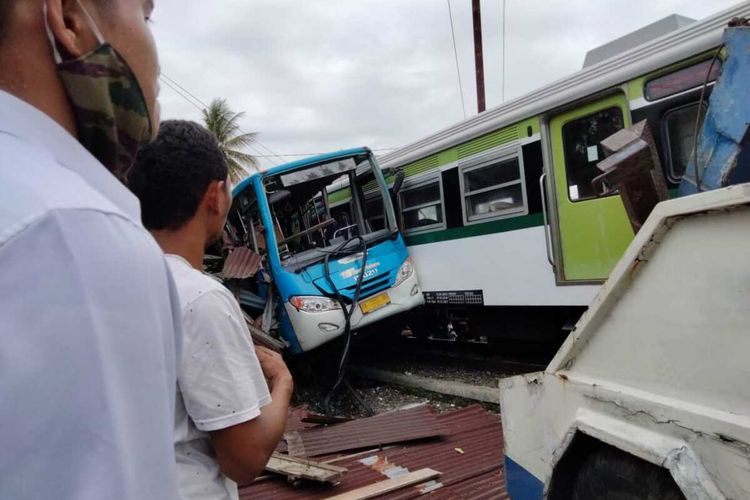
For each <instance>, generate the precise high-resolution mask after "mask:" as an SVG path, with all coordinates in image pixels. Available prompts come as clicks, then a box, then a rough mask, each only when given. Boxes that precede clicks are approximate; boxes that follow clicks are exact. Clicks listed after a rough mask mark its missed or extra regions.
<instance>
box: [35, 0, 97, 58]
mask: <svg viewBox="0 0 750 500" xmlns="http://www.w3.org/2000/svg"><path fill="white" fill-rule="evenodd" d="M44 1H45V2H46V3H47V23H48V25H49V29H50V31H51V32H52V36H53V37H54V39H55V40H54V43H56V44H57V49H58V50H59V51H60V54H61V55H62V57H63V59H65V58H66V57H67V58H71V59H76V58H78V57H81V56H82V55H84V54H86V53H88V52H91V51H92V50H94V48H96V46H97V45H98V44H99V42H98V41H97V39H96V35H95V34H94V32H93V31H92V29H91V27H90V23H89V22H87V21H88V19H86V17H85V16H86V14H85V13H84V12H83V9H82V8H81V6H80V5H79V4H78V2H77V1H76V0H44Z"/></svg>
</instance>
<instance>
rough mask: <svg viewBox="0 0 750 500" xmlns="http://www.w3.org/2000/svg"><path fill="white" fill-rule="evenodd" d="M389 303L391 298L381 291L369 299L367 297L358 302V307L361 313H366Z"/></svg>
mask: <svg viewBox="0 0 750 500" xmlns="http://www.w3.org/2000/svg"><path fill="white" fill-rule="evenodd" d="M390 303H391V298H390V297H389V296H388V294H387V293H381V294H380V295H376V296H374V297H373V298H371V299H367V300H365V301H363V302H360V303H359V308H360V309H362V314H368V313H371V312H373V311H377V310H378V309H380V308H381V307H384V306H387V305H388V304H390Z"/></svg>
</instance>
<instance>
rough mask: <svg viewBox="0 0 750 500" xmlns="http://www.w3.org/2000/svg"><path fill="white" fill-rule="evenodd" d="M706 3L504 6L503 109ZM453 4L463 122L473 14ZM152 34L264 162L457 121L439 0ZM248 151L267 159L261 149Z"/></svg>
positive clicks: (295, 11)
mask: <svg viewBox="0 0 750 500" xmlns="http://www.w3.org/2000/svg"><path fill="white" fill-rule="evenodd" d="M710 3H711V4H712V5H710V6H709V5H706V4H707V2H700V1H699V0H665V1H663V2H658V3H656V4H655V3H654V2H646V0H609V1H607V2H591V1H587V0H568V1H545V2H521V1H519V0H515V1H514V0H507V4H506V5H507V17H506V20H507V24H506V26H507V33H506V64H505V67H506V76H505V97H506V99H510V98H512V97H516V96H519V95H521V94H524V93H526V92H529V91H531V90H534V89H535V88H538V87H540V86H542V85H544V84H546V83H549V82H551V81H553V80H556V79H558V78H562V77H564V76H565V75H567V74H570V73H572V72H574V71H576V70H578V69H580V67H581V64H582V62H583V57H584V55H585V52H586V51H587V50H588V49H589V48H592V47H594V46H597V45H601V44H602V43H605V42H607V41H608V40H611V39H613V38H616V37H619V36H622V35H624V34H626V33H628V32H630V31H633V30H634V29H637V28H639V27H641V26H643V25H645V24H648V23H650V22H653V21H655V20H657V19H660V18H662V17H664V16H666V15H668V14H671V13H673V12H677V13H680V14H683V15H686V16H689V17H695V18H700V17H704V16H706V15H709V14H711V13H713V12H715V11H717V10H719V9H721V8H725V7H728V6H731V5H732V4H733V3H734V2H733V1H732V0H714V1H713V2H710ZM501 5H502V2H499V1H489V0H484V1H483V3H482V9H483V11H482V14H483V32H484V47H485V72H486V87H487V102H488V106H489V107H491V106H495V105H498V104H499V103H500V102H501V99H502V77H501V67H502V50H501V41H502V36H501V34H502V33H501V31H502V30H501V27H502V22H501V19H502V18H501ZM452 6H453V14H454V26H455V30H456V42H457V49H458V52H459V61H460V71H461V78H462V83H463V95H464V99H465V102H466V111H467V114H469V115H472V114H474V113H475V110H476V96H475V87H474V62H473V45H472V44H473V41H472V26H471V9H470V2H468V0H452ZM154 33H155V36H156V38H157V43H158V44H159V51H160V56H161V65H162V70H163V72H164V73H165V74H166V75H167V76H169V77H170V78H172V79H174V80H175V81H176V82H178V83H179V84H180V85H182V86H183V87H185V89H187V90H188V91H189V92H190V93H192V94H194V95H195V96H196V97H197V98H198V99H200V100H201V101H203V102H206V103H207V102H209V101H210V100H211V99H213V98H216V97H221V98H226V99H227V100H228V102H229V104H230V106H231V107H232V109H234V110H236V111H243V112H244V113H245V115H244V118H243V120H242V125H243V128H244V129H245V130H247V131H257V132H258V133H259V136H258V137H259V140H260V142H261V144H262V145H263V146H265V147H267V148H270V149H271V150H273V151H274V152H278V153H318V152H326V151H331V150H335V149H339V148H347V147H353V146H360V145H367V146H370V147H372V148H374V149H378V148H391V147H398V146H403V145H405V144H408V143H409V142H411V141H414V140H417V139H419V138H421V137H423V136H426V135H429V134H430V133H432V132H434V131H437V130H439V129H441V128H444V127H446V126H449V125H451V124H452V123H455V122H457V121H459V120H461V119H462V118H463V113H462V109H461V100H460V93H459V87H458V80H457V76H456V67H455V60H454V55H453V44H452V41H451V33H450V24H449V20H448V8H447V4H446V2H445V1H442V0H409V1H408V2H404V1H403V0H357V1H353V0H321V1H318V2H306V1H301V0H254V1H252V2H247V1H245V0H213V1H212V2H178V1H174V0H173V1H167V0H161V1H159V2H158V4H157V10H156V13H155V25H154ZM161 103H162V114H163V116H164V118H186V119H194V120H199V119H200V111H199V109H196V107H194V106H193V105H191V104H190V103H188V102H186V100H185V99H183V97H180V96H179V95H178V94H177V93H176V92H175V91H174V90H173V89H171V88H169V86H167V85H166V84H163V85H162V94H161ZM196 104H197V105H198V107H201V104H198V103H196ZM250 153H252V154H261V153H265V154H268V153H267V151H265V150H264V149H263V147H262V146H261V145H258V146H257V147H256V149H253V150H250ZM294 158H295V157H291V156H290V157H288V158H287V159H290V160H291V159H294ZM271 161H273V159H263V160H262V163H263V164H264V165H268V164H269V163H270V162H271ZM275 161H279V160H275Z"/></svg>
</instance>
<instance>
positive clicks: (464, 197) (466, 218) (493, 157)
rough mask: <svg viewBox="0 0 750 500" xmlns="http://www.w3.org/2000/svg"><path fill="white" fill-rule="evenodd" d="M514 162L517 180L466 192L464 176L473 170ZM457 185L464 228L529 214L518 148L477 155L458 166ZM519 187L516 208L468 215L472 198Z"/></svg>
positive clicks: (521, 161)
mask: <svg viewBox="0 0 750 500" xmlns="http://www.w3.org/2000/svg"><path fill="white" fill-rule="evenodd" d="M512 160H515V161H516V162H517V164H518V175H519V177H518V179H516V180H513V181H508V182H502V183H499V184H495V185H492V186H488V187H485V188H482V189H477V190H474V191H469V192H467V191H466V180H465V176H466V174H467V173H470V172H472V171H475V170H479V169H482V168H486V167H490V166H493V165H498V166H500V165H501V164H503V163H507V162H509V161H512ZM458 184H459V189H460V190H461V212H462V215H463V223H464V225H465V226H468V225H472V224H482V223H485V222H490V221H493V220H500V219H508V218H511V217H519V216H522V215H527V214H528V213H529V202H528V195H527V193H526V175H525V172H524V165H523V154H522V151H521V149H520V147H513V148H512V149H511V150H510V151H509V150H508V148H507V147H504V148H503V149H502V151H500V152H498V153H495V154H492V153H490V154H488V153H487V152H485V153H482V154H480V155H478V157H477V158H476V159H474V160H471V159H470V160H469V161H465V162H464V163H463V164H459V166H458ZM512 186H520V188H521V200H522V203H521V205H520V206H518V207H511V208H508V209H505V210H500V211H497V212H488V213H486V214H480V215H470V214H469V210H468V207H467V202H468V201H469V199H470V198H471V197H472V196H476V195H479V194H482V193H485V192H489V191H492V190H497V189H501V188H505V187H512Z"/></svg>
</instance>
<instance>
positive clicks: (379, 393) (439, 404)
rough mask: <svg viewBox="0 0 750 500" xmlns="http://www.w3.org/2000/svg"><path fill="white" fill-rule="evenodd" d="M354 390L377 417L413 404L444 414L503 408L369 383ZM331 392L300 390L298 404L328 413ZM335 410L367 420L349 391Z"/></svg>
mask: <svg viewBox="0 0 750 500" xmlns="http://www.w3.org/2000/svg"><path fill="white" fill-rule="evenodd" d="M352 386H353V387H354V389H355V390H356V391H357V393H358V394H359V396H360V397H361V398H362V399H363V400H364V401H365V402H366V403H367V404H368V405H369V406H370V408H372V411H373V413H375V414H379V413H384V412H387V411H391V410H396V409H398V408H402V407H404V406H408V405H413V404H424V403H426V404H429V405H431V406H432V407H434V408H435V409H436V410H437V411H440V412H444V411H448V410H453V409H456V408H464V407H466V406H470V405H473V404H481V405H482V406H483V407H484V408H485V409H487V410H488V411H491V412H494V413H498V412H499V411H500V408H499V406H497V405H493V404H489V403H478V402H477V401H472V400H467V399H462V398H456V397H452V396H445V395H442V394H436V393H433V392H428V391H420V390H418V389H407V388H401V387H395V386H392V385H384V384H379V383H373V382H370V381H365V380H353V381H352ZM326 392H327V388H322V387H304V386H298V387H297V388H296V389H295V397H294V404H295V405H300V404H307V405H308V406H309V407H310V410H312V411H315V412H319V413H325V408H324V407H323V400H324V399H325V395H326ZM331 407H332V408H331V409H332V411H333V413H334V414H336V415H341V416H347V417H356V418H358V417H365V416H367V411H366V409H365V408H363V407H362V406H361V405H359V404H358V403H357V401H356V399H355V398H354V397H353V396H352V395H351V394H350V393H349V391H347V390H346V389H345V388H341V389H340V390H338V391H337V392H336V394H335V396H334V398H332V401H331Z"/></svg>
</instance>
